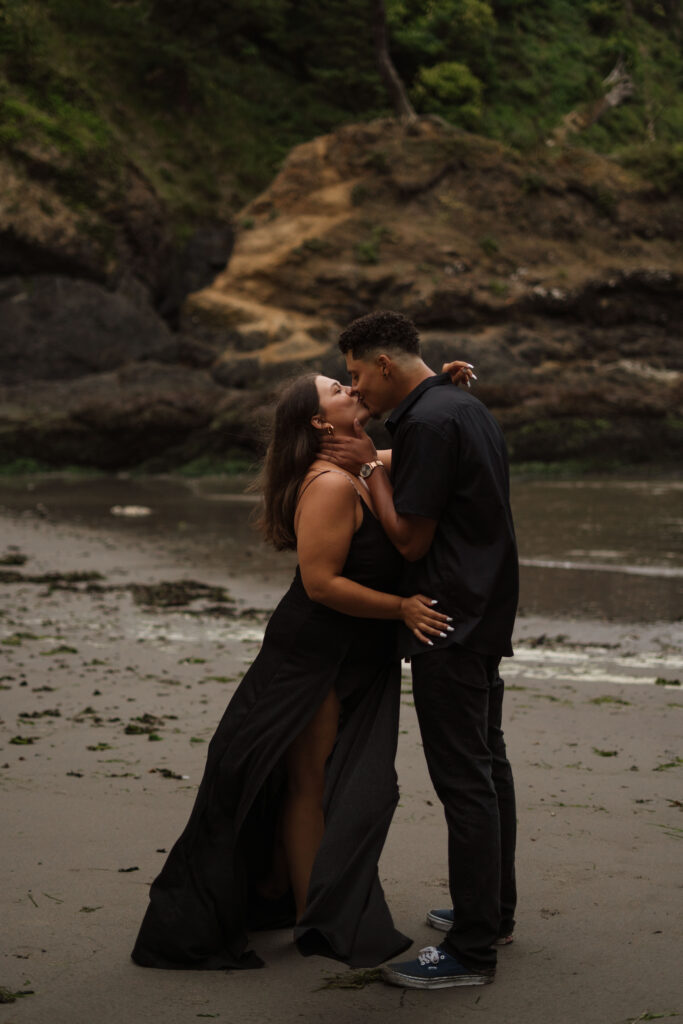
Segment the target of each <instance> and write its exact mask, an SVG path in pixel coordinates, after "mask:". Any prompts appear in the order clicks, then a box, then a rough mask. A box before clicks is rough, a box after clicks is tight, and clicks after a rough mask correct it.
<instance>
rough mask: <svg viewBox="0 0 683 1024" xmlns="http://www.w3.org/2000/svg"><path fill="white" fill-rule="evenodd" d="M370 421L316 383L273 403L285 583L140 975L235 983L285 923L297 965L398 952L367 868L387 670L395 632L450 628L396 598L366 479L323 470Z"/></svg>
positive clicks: (379, 797)
mask: <svg viewBox="0 0 683 1024" xmlns="http://www.w3.org/2000/svg"><path fill="white" fill-rule="evenodd" d="M356 418H358V419H359V420H360V421H361V422H365V421H366V420H367V418H368V412H367V410H366V409H365V408H364V407H363V406H362V405H361V404H360V402H359V401H358V399H357V398H356V397H355V396H354V395H353V393H352V391H351V389H350V388H348V387H343V386H342V385H341V384H339V382H338V381H335V380H332V379H330V378H329V377H323V376H316V375H314V374H311V375H308V376H306V377H303V378H301V379H299V380H297V381H296V382H294V384H293V385H291V386H290V387H289V389H288V390H287V391H286V392H285V394H284V395H283V396H282V398H281V399H280V402H279V404H278V407H277V410H276V414H275V424H274V433H273V439H272V441H271V444H270V446H269V449H268V453H267V455H266V462H265V466H264V470H263V474H262V486H263V493H264V512H263V517H262V527H263V531H264V534H265V536H266V539H267V540H269V541H270V542H272V543H273V544H274V546H275V547H276V548H277V549H279V550H282V549H287V548H290V549H293V548H296V550H297V554H298V561H299V565H298V567H297V571H296V575H295V577H294V581H293V583H292V585H291V587H290V589H289V591H288V592H287V594H286V595H285V596H284V598H283V599H282V601H281V602H280V604H279V605H278V607H277V609H276V610H275V612H274V614H273V616H272V617H271V619H270V621H269V623H268V627H267V629H266V633H265V636H264V640H263V646H262V648H261V651H260V653H259V655H258V656H257V658H256V660H255V661H254V663H253V665H252V666H251V668H250V669H249V670H248V672H247V673H246V675H245V676H244V678H243V680H242V682H241V683H240V685H239V687H238V689H237V691H236V692H235V694H234V696H233V698H232V700H231V702H230V704H229V706H228V708H227V710H226V712H225V714H224V716H223V718H222V720H221V722H220V724H219V726H218V729H217V731H216V733H215V735H214V737H213V739H212V741H211V744H210V746H209V751H208V758H207V764H206V769H205V773H204V777H203V779H202V783H201V785H200V788H199V791H198V793H197V798H196V802H195V805H194V808H193V810H192V814H191V816H190V820H189V822H188V824H187V826H186V828H185V830H184V832H183V833H182V835H181V837H180V838H179V840H178V841H177V842H176V844H175V846H174V847H173V849H172V850H171V853H170V854H169V857H168V859H167V861H166V864H165V865H164V868H163V869H162V871H161V873H160V875H159V876H158V878H157V879H156V880H155V882H154V883H153V884H152V888H151V893H150V904H149V907H148V910H147V913H146V915H145V918H144V920H143V923H142V926H141V929H140V933H139V935H138V939H137V942H136V945H135V948H134V950H133V954H132V956H133V959H134V960H135V962H136V963H138V964H140V965H142V966H145V967H164V968H185V969H187V968H198V969H221V968H248V967H260V966H262V961H261V960H260V959H259V957H257V956H256V954H254V953H253V952H248V951H247V931H248V930H256V929H259V928H260V929H264V928H273V927H283V926H285V925H288V924H292V923H294V921H295V922H296V924H295V929H294V937H295V940H296V942H297V945H298V947H299V949H300V951H301V952H302V953H304V955H309V954H312V953H318V954H323V955H327V956H331V957H334V958H335V959H338V960H341V961H343V962H345V963H347V964H349V965H351V966H374V965H375V964H378V963H381V962H382V961H384V960H386V959H388V958H390V957H393V956H395V955H397V954H399V953H401V952H402V951H403V950H404V949H406V948H407V947H408V946H409V945H410V941H411V940H410V939H408V938H407V937H406V936H405V935H402V934H401V933H400V932H398V931H397V930H396V929H395V928H394V925H393V922H392V919H391V915H390V913H389V909H388V907H387V905H386V901H385V899H384V894H383V891H382V887H381V885H380V882H379V877H378V873H377V862H378V859H379V856H380V853H381V850H382V846H383V844H384V840H385V838H386V834H387V830H388V828H389V823H390V821H391V817H392V815H393V812H394V808H395V806H396V803H397V801H398V788H397V783H396V774H395V771H394V756H395V751H396V741H397V734H398V712H399V693H400V664H399V662H398V660H397V659H396V656H395V653H394V634H393V623H395V622H396V621H399V620H402V621H403V622H405V623H406V625H407V626H408V627H409V628H410V629H412V630H413V631H414V632H415V633H416V635H417V636H419V637H420V638H421V639H422V640H423V642H425V643H429V637H430V636H434V635H439V634H443V631H444V630H446V629H449V628H450V627H449V626H448V620H447V616H445V615H444V614H441V613H440V612H437V611H435V610H434V608H433V607H432V605H431V602H430V600H429V598H428V597H426V596H423V595H415V596H413V597H411V598H401V597H398V596H396V595H395V593H394V592H395V590H396V587H397V583H398V577H399V574H400V570H401V558H400V555H399V554H398V552H397V551H396V550H395V549H394V548H393V546H392V545H391V543H390V542H389V541H388V539H387V538H386V536H385V534H384V532H383V530H382V529H381V526H380V525H379V522H378V520H377V519H376V518H375V516H374V514H373V510H372V506H371V501H370V496H369V492H368V490H367V487H366V486H365V485H364V484H363V482H362V481H361V480H360V479H359V478H357V477H354V476H352V475H351V474H350V473H347V472H346V471H343V470H339V469H337V468H332V467H331V466H330V463H329V462H325V461H323V460H322V459H321V458H319V455H318V452H319V447H320V442H321V438H322V437H324V436H325V435H326V434H331V433H336V434H337V435H339V436H344V435H352V434H353V424H354V420H355V419H356Z"/></svg>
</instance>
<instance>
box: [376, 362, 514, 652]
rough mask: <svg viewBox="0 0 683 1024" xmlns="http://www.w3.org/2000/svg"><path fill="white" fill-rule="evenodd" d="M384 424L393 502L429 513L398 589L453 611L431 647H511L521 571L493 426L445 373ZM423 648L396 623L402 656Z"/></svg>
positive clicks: (408, 511) (500, 443)
mask: <svg viewBox="0 0 683 1024" xmlns="http://www.w3.org/2000/svg"><path fill="white" fill-rule="evenodd" d="M386 425H387V428H388V430H389V432H390V433H391V435H392V440H393V446H392V463H391V465H392V471H391V476H392V482H393V485H394V505H395V507H396V511H397V512H398V513H399V515H406V516H408V515H410V516H424V517H426V518H427V519H436V520H437V527H436V532H435V534H434V540H433V542H432V545H431V547H430V549H429V551H428V552H427V554H426V555H425V556H424V557H423V558H421V559H420V560H419V561H417V562H412V563H408V564H407V566H406V570H405V574H404V579H403V583H402V590H403V593H404V595H406V596H409V595H411V594H418V593H421V594H424V595H425V596H426V597H431V598H437V599H438V601H439V605H438V606H437V607H438V610H439V611H442V612H445V613H446V614H448V615H451V616H452V617H453V622H452V623H451V625H452V626H453V627H454V630H453V632H452V633H449V634H448V637H447V638H446V639H445V640H440V639H437V638H434V637H432V640H433V641H434V646H435V647H437V646H439V647H447V646H449V645H450V644H451V643H459V644H461V645H462V646H463V647H468V648H470V649H471V650H474V651H477V652H479V653H481V654H491V655H498V656H503V655H511V654H512V644H511V637H512V627H513V625H514V620H515V613H516V610H517V596H518V580H519V570H518V564H517V545H516V541H515V531H514V526H513V523H512V512H511V510H510V476H509V467H508V457H507V450H506V447H505V441H504V439H503V434H502V432H501V429H500V427H499V426H498V424H497V422H496V421H495V419H494V418H493V416H492V415H491V413H490V412H489V411H488V409H487V408H486V406H485V405H483V404H482V403H481V402H480V401H479V400H478V399H476V398H475V397H474V396H473V395H470V394H468V393H467V392H466V391H463V390H462V389H461V388H458V387H454V386H453V385H452V384H451V383H450V378H449V377H448V375H447V374H440V375H439V376H434V377H428V378H427V379H426V380H424V381H422V383H421V384H419V385H418V386H417V387H416V388H414V389H413V391H411V392H410V394H409V395H407V396H406V398H404V400H403V401H402V402H401V403H400V405H398V406H397V407H396V409H394V411H393V413H392V414H391V416H390V418H389V419H388V420H387V423H386ZM430 649H431V648H427V647H425V645H424V644H423V643H421V642H420V641H419V640H417V638H416V637H415V636H414V635H413V634H411V633H409V631H408V630H407V629H406V628H405V627H403V628H402V630H401V647H400V652H401V654H402V655H415V654H418V653H422V652H424V651H425V650H430Z"/></svg>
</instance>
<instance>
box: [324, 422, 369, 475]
mask: <svg viewBox="0 0 683 1024" xmlns="http://www.w3.org/2000/svg"><path fill="white" fill-rule="evenodd" d="M353 429H354V437H327V436H326V437H324V439H323V442H322V446H321V449H320V456H321V458H323V459H326V460H327V461H328V462H333V463H334V464H335V465H336V466H340V467H341V468H342V469H346V470H347V471H348V472H349V473H353V475H354V476H358V474H359V473H360V467H361V466H362V465H363V463H364V462H374V460H375V459H376V458H377V449H376V448H375V445H374V444H373V442H372V440H371V438H370V437H369V436H368V435H367V434H366V433H365V431H364V430H363V428H362V426H361V425H360V422H359V421H358V420H355V421H354V424H353Z"/></svg>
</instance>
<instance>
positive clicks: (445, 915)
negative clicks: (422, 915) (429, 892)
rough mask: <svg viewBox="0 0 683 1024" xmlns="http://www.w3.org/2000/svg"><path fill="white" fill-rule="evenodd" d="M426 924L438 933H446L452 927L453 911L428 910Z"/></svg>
mask: <svg viewBox="0 0 683 1024" xmlns="http://www.w3.org/2000/svg"><path fill="white" fill-rule="evenodd" d="M427 924H430V925H431V926H432V928H436V930H437V931H439V932H448V931H450V930H451V927H452V925H453V911H452V910H450V909H449V910H428V911H427Z"/></svg>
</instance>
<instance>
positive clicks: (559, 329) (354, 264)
mask: <svg viewBox="0 0 683 1024" xmlns="http://www.w3.org/2000/svg"><path fill="white" fill-rule="evenodd" d="M238 220H239V223H240V224H241V225H242V227H241V230H240V232H239V234H238V237H237V241H236V245H235V249H234V253H233V256H232V259H231V260H230V263H229V264H228V266H227V267H226V269H225V270H224V271H223V272H222V273H221V274H219V276H218V277H217V278H216V279H215V281H214V282H213V283H212V285H211V286H210V287H209V288H206V289H204V290H203V291H199V292H196V293H195V294H194V295H192V296H191V297H190V298H189V300H188V301H187V303H186V309H185V315H186V321H187V323H188V324H189V325H192V324H193V325H194V327H195V328H200V329H201V327H202V326H203V325H210V326H211V328H212V331H213V332H214V338H216V337H217V338H218V339H220V338H221V336H222V337H223V342H222V353H221V355H220V356H219V359H218V361H217V363H216V365H215V366H214V375H215V379H217V380H220V381H222V382H223V383H226V384H228V385H234V384H235V383H236V384H237V386H239V387H246V388H249V387H259V386H263V384H264V383H265V382H266V381H270V380H272V378H273V374H275V375H277V372H278V370H281V371H282V373H285V372H291V370H292V369H294V368H296V367H298V366H299V367H302V368H303V367H308V368H314V369H325V370H326V372H336V373H339V374H342V373H343V367H342V365H341V360H340V359H339V357H338V354H337V351H336V347H335V339H336V337H337V336H338V333H339V331H340V329H341V328H343V326H345V324H346V323H348V322H349V321H350V320H351V319H353V318H354V317H356V316H358V315H361V314H363V313H366V312H369V311H371V310H373V309H378V308H392V309H399V310H401V311H403V312H405V313H406V314H407V315H409V316H411V317H412V318H413V319H414V320H415V321H416V322H417V324H418V326H419V327H420V329H421V335H422V339H423V347H424V350H425V355H426V356H427V358H428V360H429V361H430V362H431V364H432V365H433V366H435V367H436V368H439V367H440V363H441V361H442V360H443V359H445V358H448V357H455V356H467V357H468V358H470V359H471V360H472V361H474V362H476V363H477V367H478V370H479V371H480V372H479V377H480V384H479V385H478V391H477V393H478V394H479V395H480V397H482V398H483V399H484V400H485V401H486V402H488V403H489V404H490V405H491V406H492V407H493V409H494V412H496V414H497V415H498V416H499V418H500V419H501V420H502V421H503V423H504V424H505V425H506V427H507V428H508V430H509V432H510V435H511V437H512V447H513V449H514V450H516V452H517V453H518V454H519V456H520V457H523V458H537V457H539V458H552V457H553V455H554V453H555V454H557V455H559V456H560V457H564V456H568V455H575V454H578V453H581V452H582V451H583V452H588V451H590V450H591V449H592V448H595V447H596V446H597V449H599V450H600V451H601V453H602V454H603V455H604V454H609V453H610V451H611V450H612V448H614V450H615V454H619V452H618V449H619V445H620V441H619V438H620V437H622V436H624V437H625V438H626V449H627V450H635V449H639V450H640V451H641V453H642V452H643V451H644V449H645V448H646V447H647V444H646V441H645V438H646V435H647V433H648V431H651V432H652V436H653V437H655V436H656V437H658V438H660V439H661V438H662V437H664V438H665V441H664V447H665V448H666V447H667V446H668V445H669V444H670V443H671V439H670V435H671V437H673V435H674V434H676V430H678V429H679V428H678V427H675V426H674V427H671V424H672V423H673V419H675V417H674V418H673V419H672V417H671V415H670V413H671V411H672V410H673V409H674V408H675V403H676V400H677V399H676V396H677V394H678V390H680V387H681V372H682V371H683V346H682V345H681V337H680V327H679V324H680V320H681V316H680V314H681V312H682V311H683V287H682V285H681V280H682V276H681V275H683V254H682V253H681V250H680V246H679V244H678V236H679V234H680V232H681V228H682V227H683V207H682V204H681V200H680V199H679V198H677V197H674V196H671V197H668V198H662V197H659V196H656V195H655V194H654V192H653V191H652V190H651V189H650V188H649V187H648V186H647V184H646V183H643V182H642V181H639V180H638V179H636V178H635V177H634V176H633V175H631V174H629V173H627V172H626V171H624V170H623V169H622V168H621V167H620V166H619V165H617V164H616V163H614V162H612V161H609V160H607V159H603V158H601V157H599V156H596V155H595V154H591V153H589V152H587V151H582V150H579V149H566V150H560V149H554V150H552V151H548V152H543V153H540V154H536V155H535V156H534V157H533V158H529V159H523V158H522V157H521V156H519V155H517V154H514V153H512V152H510V151H509V150H506V149H504V147H502V146H500V145H498V144H497V143H495V142H492V141H490V140H485V139H481V138H478V137H476V136H472V135H468V134H466V133H463V132H460V131H456V130H455V129H452V128H450V127H448V126H445V125H443V124H441V123H438V122H436V121H432V120H422V121H420V122H419V123H418V124H417V125H415V126H413V127H411V128H405V127H402V126H400V125H399V124H397V123H396V122H395V121H391V120H386V121H377V122H373V123H372V124H369V125H362V126H358V125H351V126H347V127H344V128H341V129H339V130H338V131H337V132H334V133H333V134H330V135H326V136H323V137H321V138H318V139H315V140H313V141H312V142H310V143H307V144H306V145H303V146H300V147H298V148H297V149H295V150H294V151H293V152H292V153H291V154H290V155H289V157H288V159H287V161H286V162H285V164H284V166H283V168H282V171H281V172H280V174H279V175H278V176H277V178H276V179H275V180H274V181H273V183H272V184H271V186H270V187H269V188H268V189H267V190H266V191H265V192H264V193H263V194H262V195H260V196H259V197H257V198H256V199H255V200H254V201H253V202H252V203H250V204H249V205H248V206H247V207H246V208H245V209H244V210H243V211H242V213H241V214H240V216H239V219H238ZM221 332H222V334H221ZM218 343H219V346H220V341H219V342H218ZM677 389H678V390H677ZM634 417H635V418H634ZM617 423H621V427H620V426H618V425H617V426H615V424H617ZM676 436H678V435H677V434H676ZM629 446H630V447H629ZM622 454H623V453H622Z"/></svg>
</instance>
